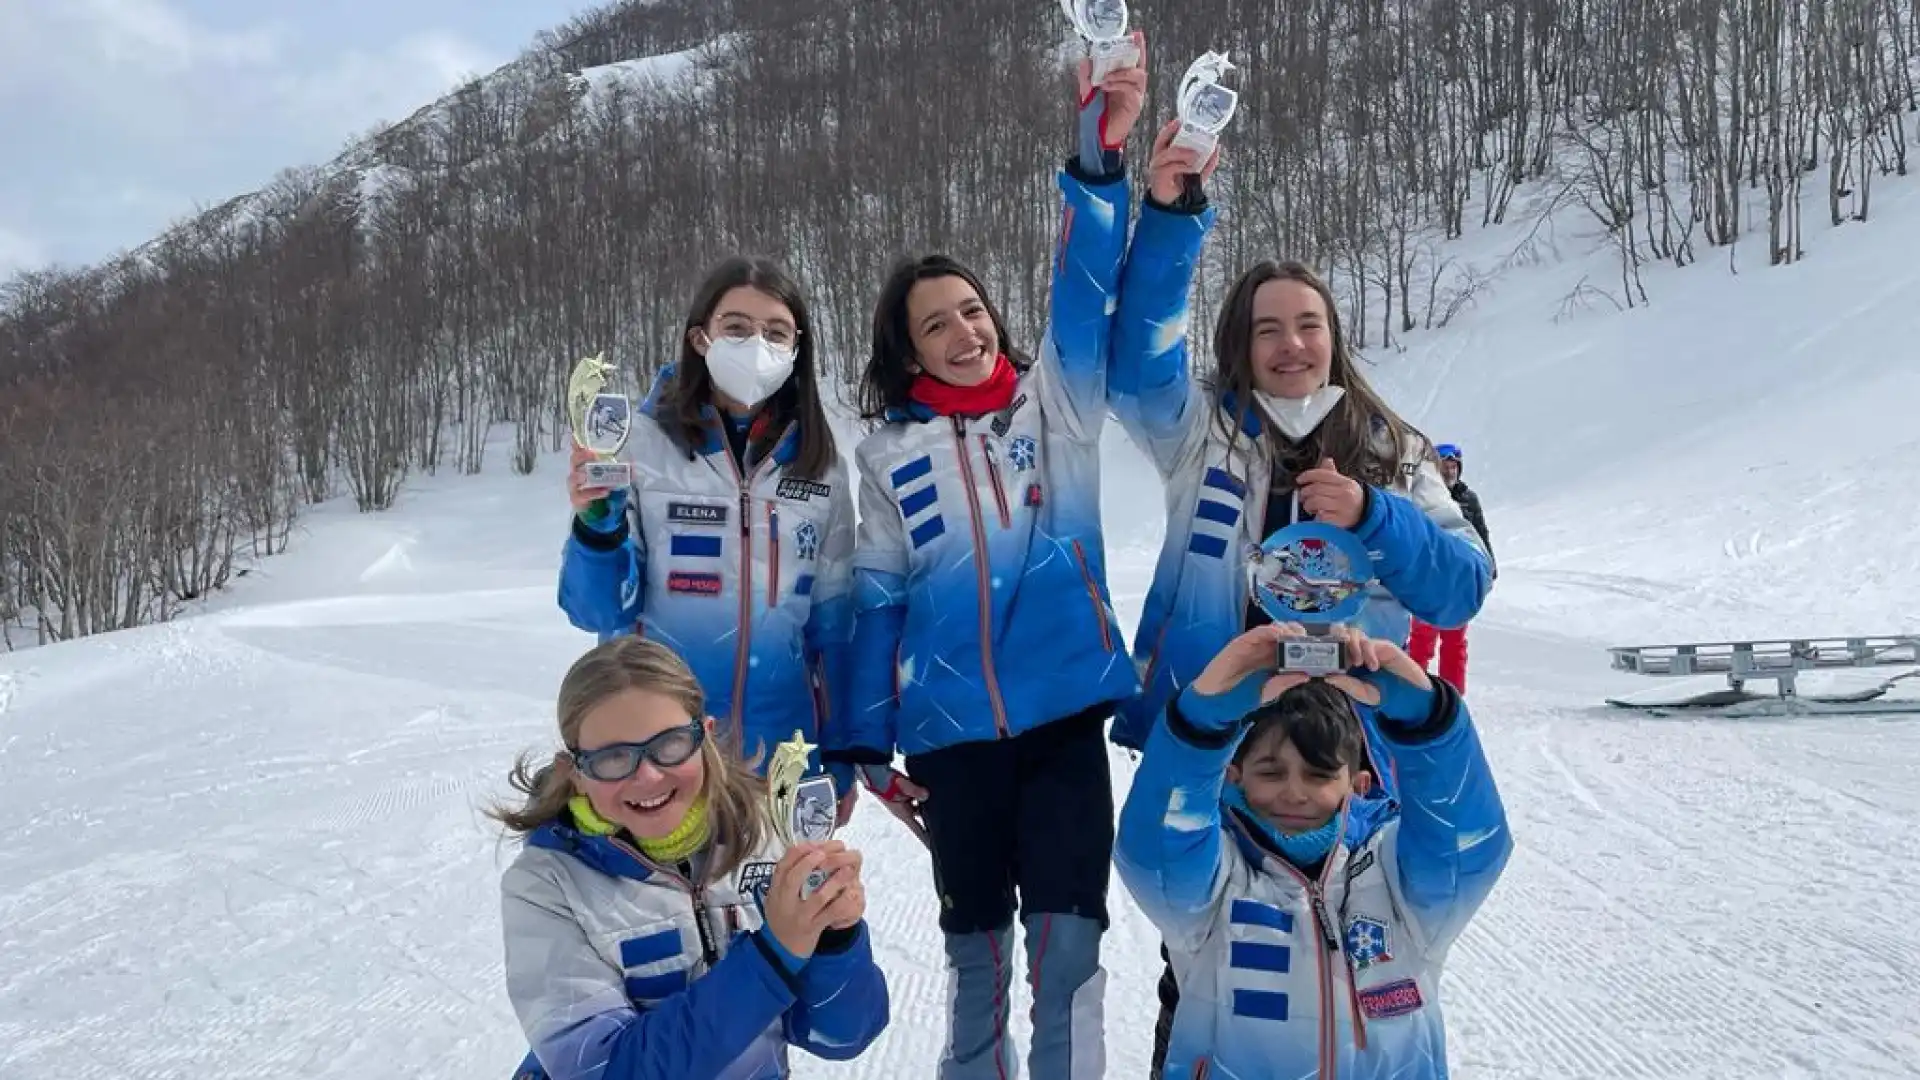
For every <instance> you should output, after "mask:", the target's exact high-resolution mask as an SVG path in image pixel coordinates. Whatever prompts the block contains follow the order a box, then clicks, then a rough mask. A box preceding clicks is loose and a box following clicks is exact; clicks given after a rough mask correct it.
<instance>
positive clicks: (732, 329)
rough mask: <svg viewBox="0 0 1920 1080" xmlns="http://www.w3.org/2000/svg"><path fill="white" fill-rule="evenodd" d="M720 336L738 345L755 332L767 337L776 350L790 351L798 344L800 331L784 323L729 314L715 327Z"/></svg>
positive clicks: (768, 342)
mask: <svg viewBox="0 0 1920 1080" xmlns="http://www.w3.org/2000/svg"><path fill="white" fill-rule="evenodd" d="M715 329H716V330H718V331H719V333H720V336H721V337H722V338H725V339H726V340H728V341H731V342H733V343H734V344H736V345H738V344H741V343H743V342H745V341H747V340H748V339H749V338H751V337H753V336H754V335H755V334H758V335H760V336H761V337H763V338H766V339H767V344H768V345H770V346H772V347H773V349H774V350H775V351H776V352H783V353H784V352H792V351H793V350H794V347H795V346H797V345H799V344H800V331H798V330H795V329H794V328H793V327H791V326H788V325H787V324H786V323H764V322H761V321H759V320H758V319H749V318H747V317H746V316H744V315H729V316H727V317H726V318H724V319H721V320H720V324H719V326H717V327H715Z"/></svg>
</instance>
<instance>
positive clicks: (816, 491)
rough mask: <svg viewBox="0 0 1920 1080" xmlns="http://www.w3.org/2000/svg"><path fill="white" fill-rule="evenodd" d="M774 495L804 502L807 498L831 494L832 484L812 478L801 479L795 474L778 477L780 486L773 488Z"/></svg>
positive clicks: (826, 496) (824, 496) (823, 497)
mask: <svg viewBox="0 0 1920 1080" xmlns="http://www.w3.org/2000/svg"><path fill="white" fill-rule="evenodd" d="M773 493H774V495H775V496H776V497H778V498H782V499H792V500H794V501H795V502H806V501H807V500H808V499H813V498H820V499H825V498H828V497H829V496H831V495H832V494H833V485H832V484H822V483H819V482H818V481H814V480H802V479H800V478H799V477H797V476H785V477H781V478H780V486H779V487H777V488H774V489H773Z"/></svg>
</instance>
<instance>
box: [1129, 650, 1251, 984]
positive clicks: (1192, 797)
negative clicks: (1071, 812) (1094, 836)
mask: <svg viewBox="0 0 1920 1080" xmlns="http://www.w3.org/2000/svg"><path fill="white" fill-rule="evenodd" d="M1277 633H1278V630H1277V628H1275V627H1271V626H1266V627H1260V628H1259V629H1256V630H1251V631H1248V632H1247V633H1244V634H1242V635H1240V636H1239V637H1237V638H1235V639H1233V641H1231V642H1229V643H1228V645H1227V647H1226V648H1224V649H1222V650H1221V651H1220V655H1218V656H1216V657H1214V658H1213V660H1212V661H1211V662H1209V663H1208V665H1207V668H1206V670H1205V671H1202V672H1201V673H1200V675H1199V677H1198V678H1196V679H1194V681H1193V682H1192V683H1190V684H1189V685H1188V686H1187V688H1186V689H1185V690H1182V691H1181V692H1180V696H1179V697H1178V698H1176V699H1175V700H1174V701H1172V702H1170V703H1169V704H1168V706H1167V714H1166V717H1165V720H1164V722H1163V723H1159V724H1155V725H1154V728H1153V732H1152V733H1151V734H1150V735H1148V736H1147V744H1146V747H1145V750H1144V752H1143V754H1142V758H1141V761H1140V767H1139V769H1138V770H1137V771H1136V772H1135V773H1134V774H1133V787H1132V788H1131V789H1130V790H1129V791H1128V792H1127V801H1126V804H1125V805H1124V806H1122V807H1121V810H1120V828H1119V832H1118V835H1117V836H1116V837H1115V840H1114V849H1113V862H1114V867H1115V868H1116V869H1117V870H1118V871H1119V872H1120V880H1121V881H1122V882H1124V883H1125V884H1126V886H1127V891H1128V892H1131V893H1132V894H1133V898H1134V901H1135V902H1136V903H1138V904H1139V905H1140V910H1142V911H1144V912H1145V913H1146V915H1147V918H1149V919H1151V920H1153V924H1154V926H1155V927H1157V928H1158V929H1159V930H1160V933H1161V934H1162V935H1163V936H1164V937H1165V938H1166V939H1167V942H1168V944H1169V945H1175V946H1179V947H1183V948H1188V947H1191V946H1193V945H1197V944H1198V943H1199V941H1200V940H1201V939H1202V938H1204V937H1205V936H1206V934H1207V933H1208V930H1209V928H1210V927H1211V926H1212V925H1213V921H1214V914H1215V912H1216V909H1217V908H1218V907H1219V904H1220V898H1221V897H1222V896H1223V895H1225V891H1226V874H1227V866H1226V862H1225V858H1226V854H1225V850H1224V845H1223V844H1222V842H1221V841H1222V837H1221V822H1220V793H1221V790H1222V789H1223V788H1224V787H1225V785H1226V772H1227V765H1228V763H1229V762H1231V761H1232V760H1233V751H1234V747H1235V745H1236V744H1237V743H1238V741H1239V737H1240V733H1241V728H1242V725H1243V724H1244V722H1245V720H1246V718H1247V716H1248V715H1250V714H1251V713H1252V712H1253V711H1254V710H1255V709H1257V708H1258V707H1259V706H1260V700H1261V690H1262V688H1263V686H1264V684H1265V683H1266V681H1267V674H1268V672H1267V670H1266V669H1267V668H1268V667H1270V666H1271V663H1270V661H1271V658H1272V655H1273V649H1274V643H1275V642H1276V641H1277V640H1278V639H1277V638H1276V636H1275V635H1276V634H1277Z"/></svg>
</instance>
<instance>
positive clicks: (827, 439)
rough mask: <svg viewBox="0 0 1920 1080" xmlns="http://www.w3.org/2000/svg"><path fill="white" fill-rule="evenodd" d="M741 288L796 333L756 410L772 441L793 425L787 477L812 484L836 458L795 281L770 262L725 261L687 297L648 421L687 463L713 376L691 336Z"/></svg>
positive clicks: (702, 434) (700, 437) (702, 428)
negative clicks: (789, 359)
mask: <svg viewBox="0 0 1920 1080" xmlns="http://www.w3.org/2000/svg"><path fill="white" fill-rule="evenodd" d="M743 286H744V287H748V288H753V289H756V290H758V291H760V292H763V293H766V294H767V295H768V296H771V297H773V298H774V299H776V300H778V301H780V302H781V303H783V304H785V305H787V310H788V311H791V312H793V325H794V329H796V330H798V331H799V332H800V337H799V340H798V341H797V342H796V343H795V345H794V354H793V374H792V375H790V376H788V377H787V381H786V384H785V385H784V386H782V387H780V389H779V390H777V391H775V392H774V395H773V397H771V398H769V399H768V400H767V403H766V405H765V406H764V407H765V408H766V410H767V416H768V419H769V421H770V423H769V424H768V430H769V431H770V432H771V433H772V437H773V438H779V437H780V435H781V434H782V433H783V432H785V431H786V429H787V425H788V424H798V426H799V429H800V435H799V438H800V445H799V450H798V453H796V454H795V455H794V459H793V464H791V465H789V466H787V471H788V472H789V473H791V474H793V475H794V476H798V477H801V478H803V479H807V480H818V479H820V478H821V477H822V476H824V475H826V472H827V470H828V469H829V468H831V467H832V465H833V463H834V461H836V460H837V459H838V456H839V452H838V451H837V450H835V449H834V445H833V429H832V428H831V427H830V426H828V424H827V412H826V409H825V408H824V407H823V406H822V405H821V403H820V382H819V370H820V369H819V366H818V362H817V360H816V358H815V354H814V346H813V338H814V334H813V318H812V316H811V315H810V314H808V311H807V301H806V298H805V297H804V296H802V295H801V293H800V285H799V283H797V282H795V281H794V280H793V278H792V276H791V275H789V274H788V273H787V271H786V269H785V268H784V267H782V266H781V265H780V264H779V263H777V262H774V261H773V260H772V259H763V258H749V257H746V256H735V257H733V258H730V259H728V260H726V261H725V262H722V263H721V264H720V265H718V266H716V267H714V268H713V270H712V271H710V272H709V273H708V274H707V278H706V280H705V281H702V282H701V283H700V287H699V288H698V289H697V290H695V291H694V294H693V303H692V304H690V305H688V307H687V318H686V325H685V326H683V327H682V328H681V332H680V353H679V358H678V359H677V360H675V361H674V368H673V379H672V381H671V382H669V383H668V384H667V385H666V386H665V387H663V388H662V389H661V391H660V401H659V404H658V405H657V407H656V408H655V409H654V419H655V420H656V421H657V422H658V423H659V424H660V426H661V428H663V429H664V430H665V431H666V433H667V437H668V438H670V439H672V440H673V443H674V445H675V446H678V447H679V448H680V449H681V450H682V451H683V452H685V453H686V454H687V456H688V457H692V456H693V455H694V453H695V448H696V447H698V446H700V445H701V444H702V443H703V442H705V441H706V420H705V417H704V415H703V410H704V409H705V407H706V406H707V405H709V404H710V403H712V401H713V376H712V375H710V374H708V373H707V358H706V357H704V356H702V355H700V352H699V350H697V349H695V348H694V347H693V341H692V334H691V331H692V330H694V329H695V328H696V327H704V326H706V325H707V321H708V320H709V319H711V318H713V311H714V309H715V308H717V307H719V306H720V300H721V298H722V297H724V296H726V295H727V293H729V292H731V291H733V290H734V289H738V288H741V287H743Z"/></svg>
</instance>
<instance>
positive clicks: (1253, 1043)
mask: <svg viewBox="0 0 1920 1080" xmlns="http://www.w3.org/2000/svg"><path fill="white" fill-rule="evenodd" d="M1439 685H1440V684H1436V686H1439ZM1439 699H1444V701H1442V700H1439ZM1435 705H1436V714H1437V715H1438V716H1439V717H1440V724H1438V725H1435V724H1432V723H1430V724H1429V725H1427V726H1426V727H1425V728H1423V730H1421V731H1418V732H1409V731H1406V730H1404V729H1402V730H1399V731H1396V730H1394V729H1393V727H1392V725H1388V724H1383V723H1381V722H1380V721H1378V720H1377V719H1374V718H1372V717H1369V718H1368V725H1369V726H1370V727H1372V728H1375V729H1376V730H1381V731H1383V733H1384V741H1385V743H1386V744H1387V746H1388V748H1389V750H1390V752H1391V753H1392V755H1393V758H1394V761H1395V764H1396V767H1397V770H1398V772H1399V781H1400V796H1401V800H1402V801H1401V802H1400V803H1399V805H1398V806H1396V805H1395V804H1394V803H1393V802H1390V801H1386V800H1378V799H1360V798H1352V799H1349V800H1347V807H1346V809H1345V810H1343V811H1342V816H1343V818H1344V825H1343V826H1342V836H1343V839H1342V841H1341V843H1339V844H1338V845H1336V846H1335V848H1334V850H1333V851H1332V853H1330V854H1329V855H1328V857H1327V860H1326V863H1325V865H1324V867H1323V869H1322V871H1321V874H1320V876H1319V878H1318V879H1317V880H1312V881H1309V880H1307V878H1306V877H1305V875H1303V874H1302V873H1301V872H1300V871H1298V870H1296V869H1294V867H1293V866H1292V865H1291V864H1290V863H1288V862H1286V861H1285V860H1284V859H1281V858H1280V857H1279V856H1278V855H1276V854H1273V853H1272V852H1271V851H1270V850H1269V849H1268V848H1267V847H1266V845H1265V844H1264V843H1262V842H1261V841H1259V840H1256V839H1255V838H1254V837H1255V832H1254V828H1255V827H1256V826H1250V825H1249V824H1248V823H1247V822H1245V821H1244V820H1242V819H1241V818H1240V812H1239V811H1236V810H1232V809H1228V808H1227V807H1225V806H1223V805H1222V803H1221V791H1222V788H1223V786H1224V783H1225V771H1226V767H1227V763H1228V761H1230V760H1231V758H1232V756H1233V749H1234V746H1235V744H1236V743H1237V741H1238V739H1237V738H1236V737H1235V736H1234V735H1229V734H1224V733H1205V732H1199V733H1196V730H1195V729H1194V728H1192V727H1190V726H1188V725H1187V724H1186V723H1185V722H1183V721H1181V720H1180V719H1179V717H1178V714H1177V712H1176V713H1173V714H1170V715H1169V717H1168V718H1167V722H1166V723H1164V724H1158V725H1155V727H1154V730H1153V733H1152V735H1150V736H1149V737H1148V740H1147V748H1146V753H1145V755H1144V757H1143V759H1142V761H1141V763H1140V768H1139V771H1138V772H1136V773H1135V774H1134V778H1133V788H1132V790H1130V791H1129V792H1128V793H1127V800H1126V804H1125V806H1124V807H1123V808H1122V810H1121V814H1120V827H1119V832H1118V836H1117V839H1116V843H1115V847H1114V865H1115V867H1116V868H1117V869H1118V871H1119V874H1120V879H1121V881H1123V882H1124V883H1125V884H1126V886H1127V889H1128V891H1129V892H1131V893H1132V894H1133V897H1134V899H1135V900H1136V901H1137V902H1138V903H1139V904H1140V908H1141V910H1142V911H1144V912H1145V913H1146V914H1147V917H1148V918H1150V919H1151V920H1153V924H1154V926H1155V927H1156V928H1158V929H1159V931H1160V933H1161V934H1162V935H1164V938H1165V941H1166V945H1167V952H1168V955H1169V957H1170V958H1171V960H1172V966H1173V970H1174V974H1175V977H1176V978H1177V979H1178V981H1179V983H1180V1004H1179V1006H1178V1008H1177V1010H1176V1011H1175V1013H1174V1018H1173V1030H1172V1034H1171V1037H1170V1039H1169V1043H1168V1049H1167V1069H1166V1074H1167V1075H1168V1076H1170V1077H1172V1076H1180V1077H1187V1076H1193V1077H1236V1078H1239V1080H1295V1078H1297V1077H1306V1076H1319V1077H1335V1076H1337V1077H1339V1078H1340V1080H1443V1078H1444V1077H1446V1076H1447V1052H1446V1031H1445V1024H1444V1021H1443V1019H1442V1016H1441V1009H1440V996H1439V992H1440V973H1441V968H1442V966H1443V964H1444V963H1445V959H1446V955H1447V950H1448V948H1449V947H1450V946H1451V945H1452V943H1453V941H1454V939H1455V938H1456V937H1457V936H1458V935H1459V933H1460V931H1461V930H1462V929H1464V928H1465V927H1466V925H1467V923H1468V922H1469V921H1470V920H1471V919H1472V918H1473V915H1474V913H1475V912H1476V911H1477V910H1478V909H1479V907H1480V905H1481V903H1482V902H1483V901H1484V900H1485V899H1486V897H1487V895H1488V893H1489V892H1491V891H1492V889H1493V886H1494V883H1495V882H1496V881H1497V880H1498V879H1499V877H1500V874H1501V872H1502V871H1503V870H1504V869H1505V867H1506V863H1507V859H1508V857H1509V856H1510V855H1511V853H1512V850H1513V839H1512V835H1511V833H1510V832H1509V831H1508V828H1507V821H1506V812H1505V810H1504V808H1503V807H1502V805H1501V802H1500V794H1499V791H1498V789H1497V788H1496V787H1495V785H1494V781H1493V776H1492V774H1491V772H1490V770H1489V769H1488V767H1487V760H1486V757H1485V755H1484V754H1483V753H1482V752H1481V749H1480V740H1479V737H1478V735H1477V734H1475V732H1474V729H1473V724H1472V721H1471V720H1470V719H1469V717H1468V715H1467V711H1466V706H1465V704H1464V703H1462V702H1461V699H1460V697H1459V695H1458V694H1456V693H1453V692H1452V691H1451V690H1444V691H1441V692H1440V693H1438V694H1436V702H1435ZM1442 710H1444V711H1442ZM1366 711H1370V710H1366ZM1236 734H1237V733H1236ZM1223 740H1224V741H1223Z"/></svg>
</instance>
